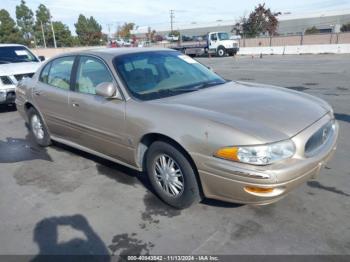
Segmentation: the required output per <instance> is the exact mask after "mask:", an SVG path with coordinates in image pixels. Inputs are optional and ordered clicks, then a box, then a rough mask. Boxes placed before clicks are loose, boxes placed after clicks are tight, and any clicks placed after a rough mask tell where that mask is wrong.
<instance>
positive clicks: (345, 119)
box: [334, 113, 350, 123]
mask: <svg viewBox="0 0 350 262" xmlns="http://www.w3.org/2000/svg"><path fill="white" fill-rule="evenodd" d="M334 116H335V119H337V120H339V121H343V122H348V123H350V115H348V114H339V113H335V114H334Z"/></svg>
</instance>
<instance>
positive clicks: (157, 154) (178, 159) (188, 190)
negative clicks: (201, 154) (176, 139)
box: [146, 141, 201, 209]
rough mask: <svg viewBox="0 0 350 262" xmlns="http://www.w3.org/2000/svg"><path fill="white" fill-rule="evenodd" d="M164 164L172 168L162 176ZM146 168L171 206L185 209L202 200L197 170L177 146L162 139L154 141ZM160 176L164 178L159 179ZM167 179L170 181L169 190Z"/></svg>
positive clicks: (158, 193)
mask: <svg viewBox="0 0 350 262" xmlns="http://www.w3.org/2000/svg"><path fill="white" fill-rule="evenodd" d="M163 157H164V158H163ZM162 159H163V160H164V159H165V162H166V165H162ZM170 160H172V161H173V165H171V164H170V163H171V161H170ZM163 166H166V167H169V166H172V168H170V169H168V170H167V171H165V173H166V174H164V172H163V176H162V175H161V173H160V171H161V169H160V167H163ZM146 170H147V174H148V178H149V180H150V182H151V185H152V187H153V189H154V190H155V192H156V193H157V195H158V196H159V197H160V198H161V199H162V200H163V201H164V202H165V203H167V204H169V205H170V206H172V207H175V208H178V209H183V208H186V207H189V206H191V205H192V204H193V203H195V202H199V201H200V200H201V197H200V191H199V187H198V182H197V178H196V174H195V170H194V169H193V167H192V165H191V164H190V162H189V160H188V159H187V158H186V157H185V156H184V154H183V153H181V152H180V150H178V149H177V148H176V147H174V146H172V145H170V144H168V143H166V142H162V141H156V142H154V143H153V144H152V145H151V146H150V148H149V150H148V152H147V158H146ZM169 172H170V173H169ZM171 173H172V175H171ZM160 177H162V180H159V178H160ZM166 181H170V186H168V190H167V189H166V188H167V187H166V185H165V184H166ZM180 184H182V188H181V186H180ZM176 191H177V194H176ZM174 193H175V194H174Z"/></svg>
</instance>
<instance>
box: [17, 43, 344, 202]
mask: <svg viewBox="0 0 350 262" xmlns="http://www.w3.org/2000/svg"><path fill="white" fill-rule="evenodd" d="M16 92H17V98H16V104H17V108H18V111H19V113H20V114H21V115H22V116H23V118H24V119H25V121H26V122H27V123H28V125H29V127H30V130H31V132H32V134H33V136H34V138H35V140H36V141H37V143H38V144H40V145H41V146H48V145H50V143H51V141H52V140H55V141H58V142H61V143H64V144H67V145H70V146H72V147H76V148H78V149H80V150H83V151H86V152H89V153H92V154H95V155H97V156H100V157H104V158H106V159H109V160H111V161H114V162H117V163H120V164H122V165H125V166H128V167H130V168H133V169H136V170H138V171H146V173H147V174H148V178H149V180H150V182H151V184H152V186H153V188H154V190H155V192H156V193H157V194H158V196H159V197H160V198H161V199H162V200H163V201H165V202H166V203H168V204H169V205H172V206H174V207H177V208H184V207H188V206H189V205H191V204H192V203H194V202H196V201H199V200H200V199H201V198H202V197H208V198H214V199H220V200H225V201H231V202H237V203H248V204H260V205H263V204H269V203H272V202H275V201H277V200H279V199H281V198H283V197H284V196H286V195H287V193H288V192H290V191H291V190H292V189H294V188H296V187H297V186H299V185H300V184H302V183H303V182H305V181H307V180H309V179H311V178H313V177H316V176H317V175H318V174H319V172H320V169H321V167H322V166H324V165H325V164H326V163H327V161H328V160H329V159H330V157H331V156H332V155H333V153H334V152H335V149H336V142H337V137H338V124H337V122H336V120H335V118H334V115H333V110H332V108H331V106H330V105H329V104H327V103H326V102H325V101H323V100H321V99H319V98H316V97H313V96H311V95H307V94H304V93H301V92H297V91H292V90H288V89H285V88H280V87H274V86H268V85H263V84H253V83H240V82H234V81H226V80H224V79H223V78H222V77H220V76H219V75H217V74H215V73H214V72H212V71H211V70H209V69H208V68H207V67H205V66H203V65H202V64H200V63H198V62H197V61H196V60H194V59H192V58H191V57H188V56H186V55H183V54H182V53H180V52H178V51H175V50H171V49H153V48H117V49H112V48H109V49H98V50H95V51H93V50H92V51H91V50H90V51H82V52H76V53H71V54H64V55H61V56H58V57H56V58H53V59H51V60H50V61H48V62H47V63H46V64H45V65H44V66H43V67H42V68H41V69H40V70H38V71H37V73H36V74H35V75H34V76H33V78H31V79H25V80H24V81H21V82H20V83H19V85H18V87H17V89H16ZM116 175H118V174H116ZM116 197H117V196H116Z"/></svg>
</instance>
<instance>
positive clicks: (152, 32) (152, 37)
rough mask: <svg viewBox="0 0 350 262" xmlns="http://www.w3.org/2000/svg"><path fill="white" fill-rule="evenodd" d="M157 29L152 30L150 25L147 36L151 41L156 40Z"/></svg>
mask: <svg viewBox="0 0 350 262" xmlns="http://www.w3.org/2000/svg"><path fill="white" fill-rule="evenodd" d="M155 36H156V30H152V29H151V27H148V30H147V34H146V38H147V40H148V41H150V42H155Z"/></svg>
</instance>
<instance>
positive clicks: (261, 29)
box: [243, 4, 281, 37]
mask: <svg viewBox="0 0 350 262" xmlns="http://www.w3.org/2000/svg"><path fill="white" fill-rule="evenodd" d="M280 14H281V13H280V12H277V13H273V12H272V11H271V10H270V8H266V7H265V4H259V5H258V6H257V7H255V10H254V11H253V12H252V13H250V15H249V17H248V19H247V20H246V21H245V22H244V24H243V34H245V35H247V36H251V37H255V36H258V35H260V34H265V33H268V34H269V35H270V36H272V35H275V34H276V31H277V26H278V20H277V16H278V15H280Z"/></svg>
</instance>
